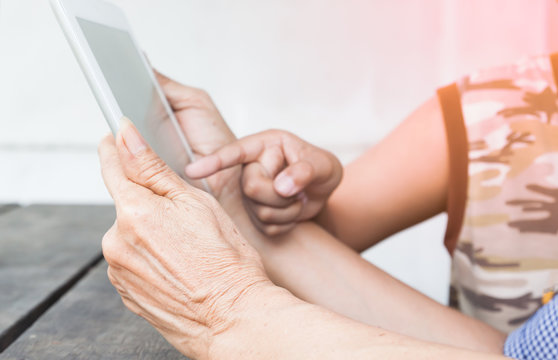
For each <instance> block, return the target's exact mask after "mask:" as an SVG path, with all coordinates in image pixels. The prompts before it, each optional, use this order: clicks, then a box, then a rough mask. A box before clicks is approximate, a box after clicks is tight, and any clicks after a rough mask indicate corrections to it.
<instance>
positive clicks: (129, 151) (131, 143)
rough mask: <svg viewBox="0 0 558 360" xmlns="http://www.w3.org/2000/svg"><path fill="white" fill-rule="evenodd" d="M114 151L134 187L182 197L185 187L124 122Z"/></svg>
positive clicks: (132, 127)
mask: <svg viewBox="0 0 558 360" xmlns="http://www.w3.org/2000/svg"><path fill="white" fill-rule="evenodd" d="M116 148H117V149H118V155H119V157H120V162H121V164H122V169H123V172H124V174H125V175H126V176H127V178H128V179H130V180H131V181H132V182H134V183H136V184H137V185H140V186H143V187H145V188H148V189H150V190H151V191H153V192H154V193H155V194H157V195H159V196H163V197H167V198H169V199H176V198H178V197H180V196H182V195H184V194H185V192H186V191H187V190H188V189H189V186H188V185H187V184H186V182H185V181H184V180H182V179H181V178H180V177H179V176H178V175H177V174H176V173H175V172H173V171H172V170H171V169H170V168H169V167H168V166H167V164H165V163H164V162H163V160H161V158H159V156H157V154H155V152H154V151H153V150H152V149H151V148H150V147H149V145H148V144H147V142H146V141H145V140H144V138H143V137H142V136H141V134H140V133H139V132H138V130H137V129H136V127H135V126H134V125H133V124H132V123H131V122H130V120H128V119H124V120H123V121H122V126H121V128H120V130H119V131H118V133H117V135H116Z"/></svg>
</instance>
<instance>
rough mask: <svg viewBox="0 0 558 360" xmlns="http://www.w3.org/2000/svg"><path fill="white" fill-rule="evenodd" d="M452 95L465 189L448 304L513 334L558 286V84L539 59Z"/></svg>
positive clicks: (488, 73) (490, 74) (483, 75)
mask: <svg viewBox="0 0 558 360" xmlns="http://www.w3.org/2000/svg"><path fill="white" fill-rule="evenodd" d="M457 85H458V87H459V91H460V94H461V103H462V110H463V118H464V121H465V126H466V129H467V138H468V143H469V149H468V157H469V163H468V174H469V183H468V193H467V200H466V204H465V215H464V219H463V225H462V228H461V232H460V234H459V237H458V242H457V246H456V249H455V251H454V253H453V261H452V294H451V295H452V299H453V300H454V301H455V304H456V305H457V306H458V308H459V309H460V310H461V311H462V312H464V313H465V314H467V315H470V316H473V317H475V318H478V319H480V320H482V321H484V322H486V323H488V324H490V325H492V326H494V327H496V328H497V329H499V330H501V331H504V332H508V333H509V332H510V331H512V330H514V329H515V328H517V327H519V326H520V325H521V324H523V323H524V322H525V321H526V320H527V319H528V318H529V317H530V316H531V315H533V314H534V313H535V312H536V311H537V309H538V308H539V307H540V304H541V301H540V300H541V296H542V295H543V293H544V292H545V290H548V289H549V288H554V287H555V286H556V285H558V235H557V234H558V101H557V99H558V98H557V94H556V84H555V81H554V77H553V72H552V66H551V63H550V59H549V58H548V57H537V58H530V59H525V60H523V61H520V62H518V63H516V64H513V65H510V66H504V67H499V68H493V69H489V70H485V71H479V72H477V73H474V74H472V75H470V76H467V77H465V78H463V79H462V80H461V81H460V82H458V83H457ZM450 141H451V139H450ZM449 216H451V214H449Z"/></svg>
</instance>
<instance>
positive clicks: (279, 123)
mask: <svg viewBox="0 0 558 360" xmlns="http://www.w3.org/2000/svg"><path fill="white" fill-rule="evenodd" d="M114 2H115V3H117V4H118V5H120V6H122V7H123V8H124V9H125V11H126V12H127V14H128V15H129V18H130V20H131V22H132V25H133V26H134V28H135V31H136V33H137V37H138V38H139V40H140V42H141V43H142V45H143V46H144V48H145V50H146V52H147V53H148V54H149V56H150V59H151V61H152V63H153V64H154V65H155V66H156V67H158V68H159V69H160V70H161V71H163V72H165V73H167V74H169V75H171V76H173V77H175V78H177V79H179V80H180V81H183V82H185V83H188V84H190V85H194V86H199V87H203V88H205V89H206V90H208V91H209V92H210V93H211V94H212V95H213V97H214V99H215V101H216V103H217V104H218V106H219V107H220V109H221V111H222V113H223V115H224V116H225V118H226V119H227V121H228V122H229V124H230V125H231V127H232V128H233V130H234V131H235V132H236V133H237V134H238V135H246V134H249V133H253V132H255V131H259V130H263V129H267V128H272V127H273V128H283V129H287V130H290V131H293V132H295V133H297V134H299V135H300V136H302V137H303V138H305V139H307V140H309V141H311V142H313V143H316V144H318V145H321V146H323V147H326V148H328V149H330V150H332V151H334V152H335V153H336V154H338V155H339V157H340V158H342V159H343V160H344V161H345V162H346V161H349V160H350V159H352V158H354V157H355V156H356V155H357V154H358V153H360V152H361V151H362V150H363V149H365V148H366V147H368V146H370V145H372V144H373V143H375V142H376V141H377V140H378V139H380V138H382V137H383V136H384V135H385V134H386V133H388V132H389V131H390V130H391V129H392V128H393V127H394V126H396V125H397V124H398V123H399V122H400V121H401V120H402V118H403V117H404V116H405V115H406V114H407V113H409V112H410V111H411V110H412V109H413V108H414V107H416V106H417V105H418V104H419V103H420V102H422V101H423V100H425V99H426V98H427V97H429V96H431V95H432V94H433V92H434V90H435V88H436V87H437V86H440V85H443V84H445V83H448V82H450V81H452V80H453V79H455V78H456V77H458V76H460V75H461V74H465V73H466V72H467V71H470V70H472V69H475V68H477V67H481V66H488V65H494V64H499V63H505V62H508V61H512V60H514V59H516V58H518V57H520V56H523V55H524V54H537V53H545V52H548V51H550V50H556V49H558V46H557V43H558V36H557V35H556V34H557V33H558V29H557V25H556V23H557V22H558V21H556V19H558V17H557V13H558V11H557V9H556V8H557V5H556V4H555V2H554V1H552V0H491V1H485V0H461V1H459V0H455V1H451V0H394V1H380V0H377V1H372V0H320V1H318V0H283V1H256V0H237V1H225V0H204V1H194V0H157V1H154V0H152V1H149V0H115V1H114ZM551 20H554V22H552V21H551ZM551 29H554V30H555V31H554V32H552V31H551ZM107 131H108V128H107V126H106V125H105V123H104V120H103V118H102V115H101V112H100V111H99V109H98V108H97V105H96V103H95V102H94V98H93V96H92V95H91V93H90V91H89V89H88V88H87V85H86V82H85V79H84V77H83V76H82V75H81V73H80V71H79V68H78V66H77V64H76V62H75V60H74V59H73V57H72V54H71V52H70V49H69V47H68V45H67V44H66V43H65V40H64V38H63V35H62V33H61V32H60V30H59V29H58V26H57V24H56V22H55V20H54V17H53V15H52V13H51V11H50V9H49V6H48V2H47V1H46V0H0V169H1V170H0V174H1V177H0V185H1V186H0V202H23V203H33V202H51V203H56V202H86V203H99V202H108V201H109V197H108V195H107V193H106V191H105V190H104V187H103V185H102V182H101V179H100V176H99V171H98V165H97V159H96V154H95V149H96V143H97V141H98V140H99V139H100V137H101V136H102V135H103V134H104V133H106V132H107ZM444 225H445V220H444V217H443V216H441V217H438V218H436V219H434V220H433V221H431V222H428V223H426V224H424V225H421V226H420V227H418V228H415V229H413V230H410V231H407V232H406V233H404V234H401V235H398V236H397V239H395V240H394V241H389V244H383V245H381V246H379V247H377V248H376V249H374V250H372V251H371V252H370V253H367V255H366V256H367V257H368V258H369V259H372V260H373V261H374V262H375V263H377V264H379V265H380V266H382V267H384V268H386V269H388V270H390V271H392V272H393V273H394V274H395V275H396V276H397V277H399V278H401V279H403V280H405V281H408V282H410V283H411V284H412V285H413V286H416V287H417V288H419V289H420V290H422V291H424V292H426V293H427V294H429V295H431V296H433V297H435V298H436V299H438V300H439V301H444V299H445V297H446V291H447V278H448V275H447V267H448V259H447V256H446V255H445V252H444V250H443V248H442V246H441V237H442V234H443V228H444ZM417 255H418V256H417ZM417 269H418V270H417Z"/></svg>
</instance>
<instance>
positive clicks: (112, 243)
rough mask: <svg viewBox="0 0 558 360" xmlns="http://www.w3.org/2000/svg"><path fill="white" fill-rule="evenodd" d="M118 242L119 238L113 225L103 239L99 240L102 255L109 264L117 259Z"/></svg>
mask: <svg viewBox="0 0 558 360" xmlns="http://www.w3.org/2000/svg"><path fill="white" fill-rule="evenodd" d="M118 242H119V238H118V236H117V234H116V231H115V230H114V227H112V228H111V229H110V230H109V231H107V233H106V234H105V235H104V236H103V240H102V241H101V248H102V251H103V256H104V257H105V260H106V261H107V263H109V264H114V263H116V260H117V259H118V254H119V253H120V251H119V245H118Z"/></svg>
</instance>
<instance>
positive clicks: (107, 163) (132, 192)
mask: <svg viewBox="0 0 558 360" xmlns="http://www.w3.org/2000/svg"><path fill="white" fill-rule="evenodd" d="M98 152H99V159H100V162H101V173H102V176H103V181H104V182H105V186H106V187H107V189H108V191H109V193H110V195H111V196H112V198H113V199H114V203H115V205H116V207H117V209H118V207H119V206H120V204H121V203H122V202H124V201H126V199H130V198H135V197H137V196H138V195H141V194H142V193H144V194H145V193H150V191H149V190H147V189H145V188H143V187H139V186H137V185H136V184H134V183H133V182H131V181H130V180H129V179H128V177H127V176H126V174H125V173H124V169H123V168H122V163H121V161H120V157H119V156H118V150H117V148H116V144H115V141H114V138H113V136H112V135H107V136H105V137H104V138H103V140H102V141H101V143H100V144H99V148H98Z"/></svg>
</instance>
